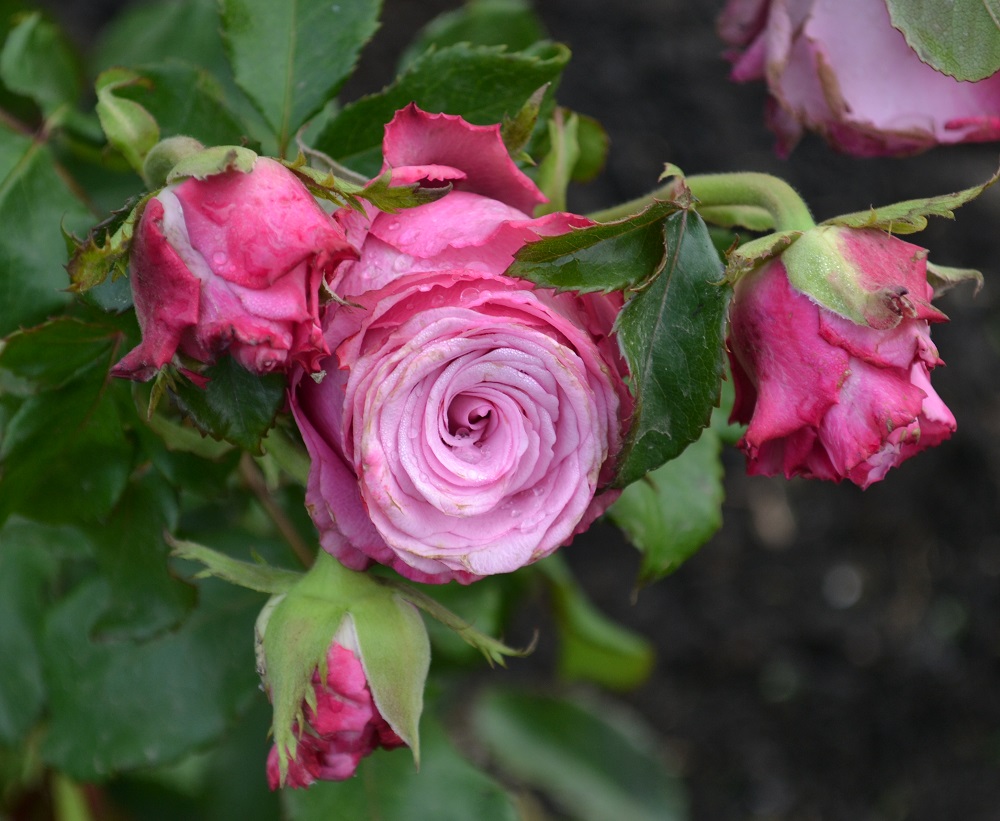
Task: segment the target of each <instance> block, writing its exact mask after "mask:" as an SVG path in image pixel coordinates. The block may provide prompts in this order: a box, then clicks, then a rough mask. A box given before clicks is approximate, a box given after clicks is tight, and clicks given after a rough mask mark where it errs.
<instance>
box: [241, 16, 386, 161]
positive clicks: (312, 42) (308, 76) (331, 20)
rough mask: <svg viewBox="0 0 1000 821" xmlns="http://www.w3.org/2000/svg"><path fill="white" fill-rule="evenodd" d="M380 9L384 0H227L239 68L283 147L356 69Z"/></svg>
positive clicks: (243, 85)
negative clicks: (277, 1) (288, 0)
mask: <svg viewBox="0 0 1000 821" xmlns="http://www.w3.org/2000/svg"><path fill="white" fill-rule="evenodd" d="M380 10H381V2H379V0H339V1H338V2H336V3H331V2H330V1H329V0H290V2H282V3H275V2H273V0H222V27H223V35H224V37H225V41H226V47H227V51H228V54H229V59H230V63H231V64H232V67H233V74H234V76H235V77H236V82H237V83H238V84H239V86H240V88H242V89H243V90H244V91H245V92H246V94H247V96H248V97H249V98H250V99H251V100H252V101H253V102H254V103H255V104H256V105H257V107H258V109H259V110H260V112H261V114H263V115H264V118H265V119H266V120H267V122H268V123H269V124H270V126H271V129H272V130H273V132H274V134H275V136H276V137H277V139H278V147H279V154H281V155H284V154H285V150H286V148H287V146H288V144H289V141H290V139H291V137H292V135H293V134H294V133H295V132H296V131H297V130H298V129H299V127H300V126H301V125H302V124H303V123H305V122H306V120H308V119H309V118H310V117H311V116H312V115H314V114H315V113H316V112H318V111H319V110H320V109H321V108H322V107H323V106H324V104H326V103H327V102H328V101H329V100H331V99H332V98H333V97H334V95H335V94H336V93H337V91H338V90H339V89H340V86H341V85H342V84H343V82H344V80H346V79H347V77H348V76H349V75H350V74H351V72H352V71H353V70H354V65H355V63H356V61H357V58H358V54H359V52H360V51H361V48H362V47H363V46H364V45H365V43H367V42H368V40H369V39H370V38H371V36H372V35H373V34H374V33H375V30H376V28H377V27H378V16H379V12H380Z"/></svg>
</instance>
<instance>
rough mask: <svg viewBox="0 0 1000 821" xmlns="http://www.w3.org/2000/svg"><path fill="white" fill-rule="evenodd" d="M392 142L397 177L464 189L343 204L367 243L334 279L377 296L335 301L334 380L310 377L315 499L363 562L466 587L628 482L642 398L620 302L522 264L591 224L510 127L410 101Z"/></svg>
mask: <svg viewBox="0 0 1000 821" xmlns="http://www.w3.org/2000/svg"><path fill="white" fill-rule="evenodd" d="M384 153H385V158H386V164H387V166H389V167H391V168H392V169H393V179H394V180H400V181H405V182H410V181H415V180H421V181H425V182H427V181H448V182H451V183H453V184H454V190H453V191H452V192H451V193H449V194H448V195H446V196H445V197H443V198H442V199H440V200H438V201H436V202H434V203H431V204H428V205H423V206H419V207H417V208H413V209H409V210H406V211H403V212H400V213H398V214H385V213H378V212H375V213H373V214H372V215H371V216H370V219H367V220H361V219H357V218H356V217H355V216H353V215H350V214H345V215H343V216H344V218H345V220H346V221H347V223H348V225H349V231H348V234H349V236H352V237H355V238H356V239H357V241H358V242H359V244H360V253H361V255H360V259H359V261H358V262H356V263H354V262H351V263H345V264H344V265H342V266H341V267H340V268H339V269H338V271H337V276H336V278H335V280H334V287H335V290H336V292H337V293H339V294H341V295H342V296H344V297H346V298H347V299H348V300H350V301H351V302H352V303H355V304H356V305H357V306H358V307H357V308H351V307H347V308H338V309H337V310H329V311H328V312H327V315H326V318H325V322H324V334H325V338H326V341H327V343H328V345H329V346H330V349H331V350H332V351H334V352H335V356H334V357H331V358H329V359H327V360H325V361H324V362H323V363H322V366H323V367H324V368H325V369H326V376H325V378H324V379H322V381H319V382H317V381H316V380H314V379H312V378H309V377H308V376H307V375H306V374H305V373H304V372H301V371H299V372H297V373H296V374H294V375H293V378H292V388H291V406H292V410H293V413H294V414H295V418H296V420H297V421H298V424H299V429H300V430H301V432H302V435H303V438H304V440H305V443H306V446H307V447H308V449H309V453H310V455H311V457H312V468H311V471H310V475H309V485H308V490H307V495H306V502H307V505H308V507H309V509H310V512H311V514H312V517H313V520H314V521H315V523H316V525H317V527H318V528H319V530H320V533H321V541H322V545H323V547H324V548H325V549H326V550H327V551H329V552H330V553H331V554H333V555H334V556H336V557H337V558H338V559H340V560H341V561H342V562H343V563H344V564H346V565H347V566H348V567H352V568H354V569H358V570H360V569H363V568H364V567H366V566H368V565H369V564H370V563H371V561H372V560H375V561H378V562H381V563H383V564H387V565H390V566H392V567H393V568H395V569H396V570H397V571H399V572H400V573H402V574H403V575H404V576H407V577H409V578H411V579H415V580H418V581H425V582H444V581H449V580H452V579H457V580H458V581H460V582H463V583H466V582H469V581H472V580H474V579H476V578H478V577H481V576H485V575H488V574H493V573H505V572H509V571H512V570H515V569H517V568H519V567H522V566H523V565H526V564H529V563H531V562H534V561H536V560H538V559H540V558H542V557H544V556H546V555H548V554H549V553H551V552H552V551H554V550H555V549H556V548H557V547H559V546H560V545H562V544H564V543H566V542H567V541H569V540H570V539H571V538H572V537H573V535H574V534H575V533H578V532H580V531H582V530H583V529H585V528H586V527H587V526H588V525H589V524H590V523H591V522H592V521H593V520H594V519H595V518H596V517H597V516H598V515H600V514H601V513H602V512H603V511H604V510H605V509H606V508H607V506H608V505H609V504H610V503H611V502H612V501H613V499H614V498H615V496H616V495H617V494H616V493H615V492H611V491H608V490H606V487H607V485H608V483H609V482H610V480H611V478H612V475H613V470H614V464H613V463H614V458H615V455H616V454H617V453H618V451H619V448H620V446H621V441H622V432H623V430H624V422H625V419H626V418H627V414H628V412H629V410H630V408H631V399H630V398H629V395H628V392H627V390H626V388H625V386H624V383H623V381H622V376H623V373H624V364H623V361H622V359H621V357H620V355H619V353H618V349H617V345H616V342H615V340H614V339H613V338H612V337H611V328H612V325H613V323H614V320H615V317H616V315H617V311H618V309H619V308H620V307H621V299H620V297H618V296H585V297H578V296H574V295H571V294H555V293H553V292H551V291H546V290H542V289H538V288H535V287H534V286H533V285H532V284H531V283H530V282H527V281H523V280H515V279H512V278H509V277H506V276H504V274H503V272H504V271H505V270H506V268H507V267H508V266H509V265H510V263H511V261H512V259H513V254H514V252H516V251H517V250H518V249H519V248H520V247H521V246H522V245H523V244H524V243H526V242H530V241H532V240H534V239H537V238H538V237H540V236H545V235H550V234H557V233H562V232H565V231H567V230H569V229H570V228H571V227H572V226H579V225H587V224H589V222H588V221H587V220H586V219H584V218H582V217H577V216H573V215H570V214H550V215H548V216H546V217H542V218H540V219H532V218H531V217H530V216H529V213H528V212H530V211H531V210H532V208H533V207H534V205H535V204H536V203H538V202H540V201H542V196H541V194H540V192H539V191H538V189H537V188H536V187H535V186H534V184H533V183H532V182H531V181H530V180H529V179H528V178H527V177H526V176H524V175H523V174H522V173H521V172H520V171H519V170H518V169H517V167H516V166H515V165H514V164H513V162H511V160H510V158H509V156H508V154H507V151H506V148H505V147H504V145H503V143H502V141H501V139H500V136H499V129H498V128H497V127H495V126H491V127H481V126H473V125H470V124H469V123H467V122H465V121H464V120H462V119H461V118H459V117H453V116H448V115H443V114H439V115H430V114H426V113H425V112H422V111H420V110H419V109H417V108H416V107H414V106H410V107H408V108H406V109H404V110H402V111H400V112H398V113H397V115H396V118H395V119H394V120H393V122H392V123H390V124H389V126H388V127H387V128H386V136H385V144H384Z"/></svg>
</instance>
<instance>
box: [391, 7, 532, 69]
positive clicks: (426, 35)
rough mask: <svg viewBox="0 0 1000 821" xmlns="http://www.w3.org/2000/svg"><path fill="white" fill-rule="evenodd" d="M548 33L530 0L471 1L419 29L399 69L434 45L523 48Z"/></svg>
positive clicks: (405, 66)
mask: <svg viewBox="0 0 1000 821" xmlns="http://www.w3.org/2000/svg"><path fill="white" fill-rule="evenodd" d="M546 36H547V35H546V33H545V27H544V26H543V25H542V22H541V20H539V19H538V16H537V15H536V14H535V12H534V11H533V10H532V8H531V4H530V3H528V2H526V0H468V2H466V3H465V5H464V6H462V8H460V9H454V10H453V11H446V12H445V13H444V14H441V15H438V16H437V17H435V18H434V19H433V20H431V22H429V23H428V24H427V25H426V26H424V27H423V28H422V29H421V30H420V31H419V32H417V36H416V37H415V38H414V40H413V43H412V44H411V45H410V46H408V47H407V49H406V51H404V52H403V55H402V57H400V59H399V70H400V71H404V70H405V69H407V68H409V67H410V65H411V64H412V63H413V62H414V61H415V60H416V59H417V58H418V57H420V56H421V55H422V54H423V53H424V52H426V51H427V50H428V49H430V48H436V49H442V48H446V47H448V46H453V45H456V44H457V43H468V44H470V45H473V46H506V47H507V48H508V49H509V50H511V51H523V50H524V49H526V48H528V47H530V46H532V45H534V44H535V43H537V42H538V41H539V40H544V39H545V38H546Z"/></svg>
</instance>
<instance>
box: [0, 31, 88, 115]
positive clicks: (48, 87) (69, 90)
mask: <svg viewBox="0 0 1000 821" xmlns="http://www.w3.org/2000/svg"><path fill="white" fill-rule="evenodd" d="M0 80H2V81H3V84H4V85H5V86H7V88H9V89H10V90H11V91H14V92H16V93H18V94H22V95H24V96H25V97H30V98H31V99H32V100H34V101H35V103H36V104H37V105H38V107H39V108H40V109H41V111H42V114H43V115H44V116H45V117H46V118H47V117H50V116H52V114H53V113H54V112H56V111H57V110H58V109H60V108H62V107H64V106H71V105H73V104H75V103H76V100H77V97H79V95H80V89H81V82H80V71H79V68H78V66H77V63H76V59H75V57H74V55H73V52H72V51H71V50H70V47H69V43H67V42H66V39H65V38H64V37H63V36H62V33H61V32H60V31H59V29H58V28H57V27H56V26H55V25H53V24H52V23H49V22H48V21H46V20H43V19H42V15H41V13H40V12H34V13H32V14H28V15H26V16H25V17H24V18H23V19H21V20H20V21H19V22H18V23H17V25H15V26H14V28H13V29H12V30H11V32H10V34H9V35H8V36H7V39H6V41H5V42H4V44H3V50H2V51H0Z"/></svg>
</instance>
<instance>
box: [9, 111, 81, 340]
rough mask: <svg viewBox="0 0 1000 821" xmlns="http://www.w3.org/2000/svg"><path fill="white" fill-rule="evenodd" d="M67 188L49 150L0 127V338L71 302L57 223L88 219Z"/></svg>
mask: <svg viewBox="0 0 1000 821" xmlns="http://www.w3.org/2000/svg"><path fill="white" fill-rule="evenodd" d="M92 219H93V218H92V217H91V215H90V214H89V213H88V211H87V210H86V208H85V207H84V206H83V204H82V203H81V202H80V201H79V200H78V199H77V198H76V196H75V195H74V194H73V193H72V192H71V191H70V189H69V188H68V187H67V185H66V182H65V180H64V179H63V177H62V176H61V174H60V170H59V169H58V167H57V166H56V163H55V159H54V157H53V155H52V152H51V151H50V150H49V149H48V147H46V146H45V145H43V144H42V143H40V142H36V141H34V140H32V139H31V138H30V137H25V136H22V135H20V134H14V133H12V132H10V131H6V130H4V129H3V128H2V127H0V224H2V225H3V231H4V240H3V242H0V294H2V295H3V297H2V302H3V310H2V311H0V337H3V336H6V335H7V334H9V333H10V332H11V331H14V330H16V329H17V328H18V327H28V326H31V325H35V324H37V323H39V322H41V321H43V320H44V319H45V318H46V317H47V316H49V315H50V314H52V313H55V312H56V311H58V310H59V309H60V308H62V307H63V306H65V305H66V304H67V302H69V300H70V298H71V297H70V295H69V294H68V293H66V291H65V289H66V286H67V284H68V280H67V278H66V272H65V270H63V265H64V264H65V263H66V253H65V250H64V248H65V245H64V244H63V241H62V238H61V236H60V229H59V227H60V225H65V226H67V227H68V228H70V229H77V230H78V229H80V228H83V227H84V226H86V225H87V224H89V223H90V222H91V221H92Z"/></svg>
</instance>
